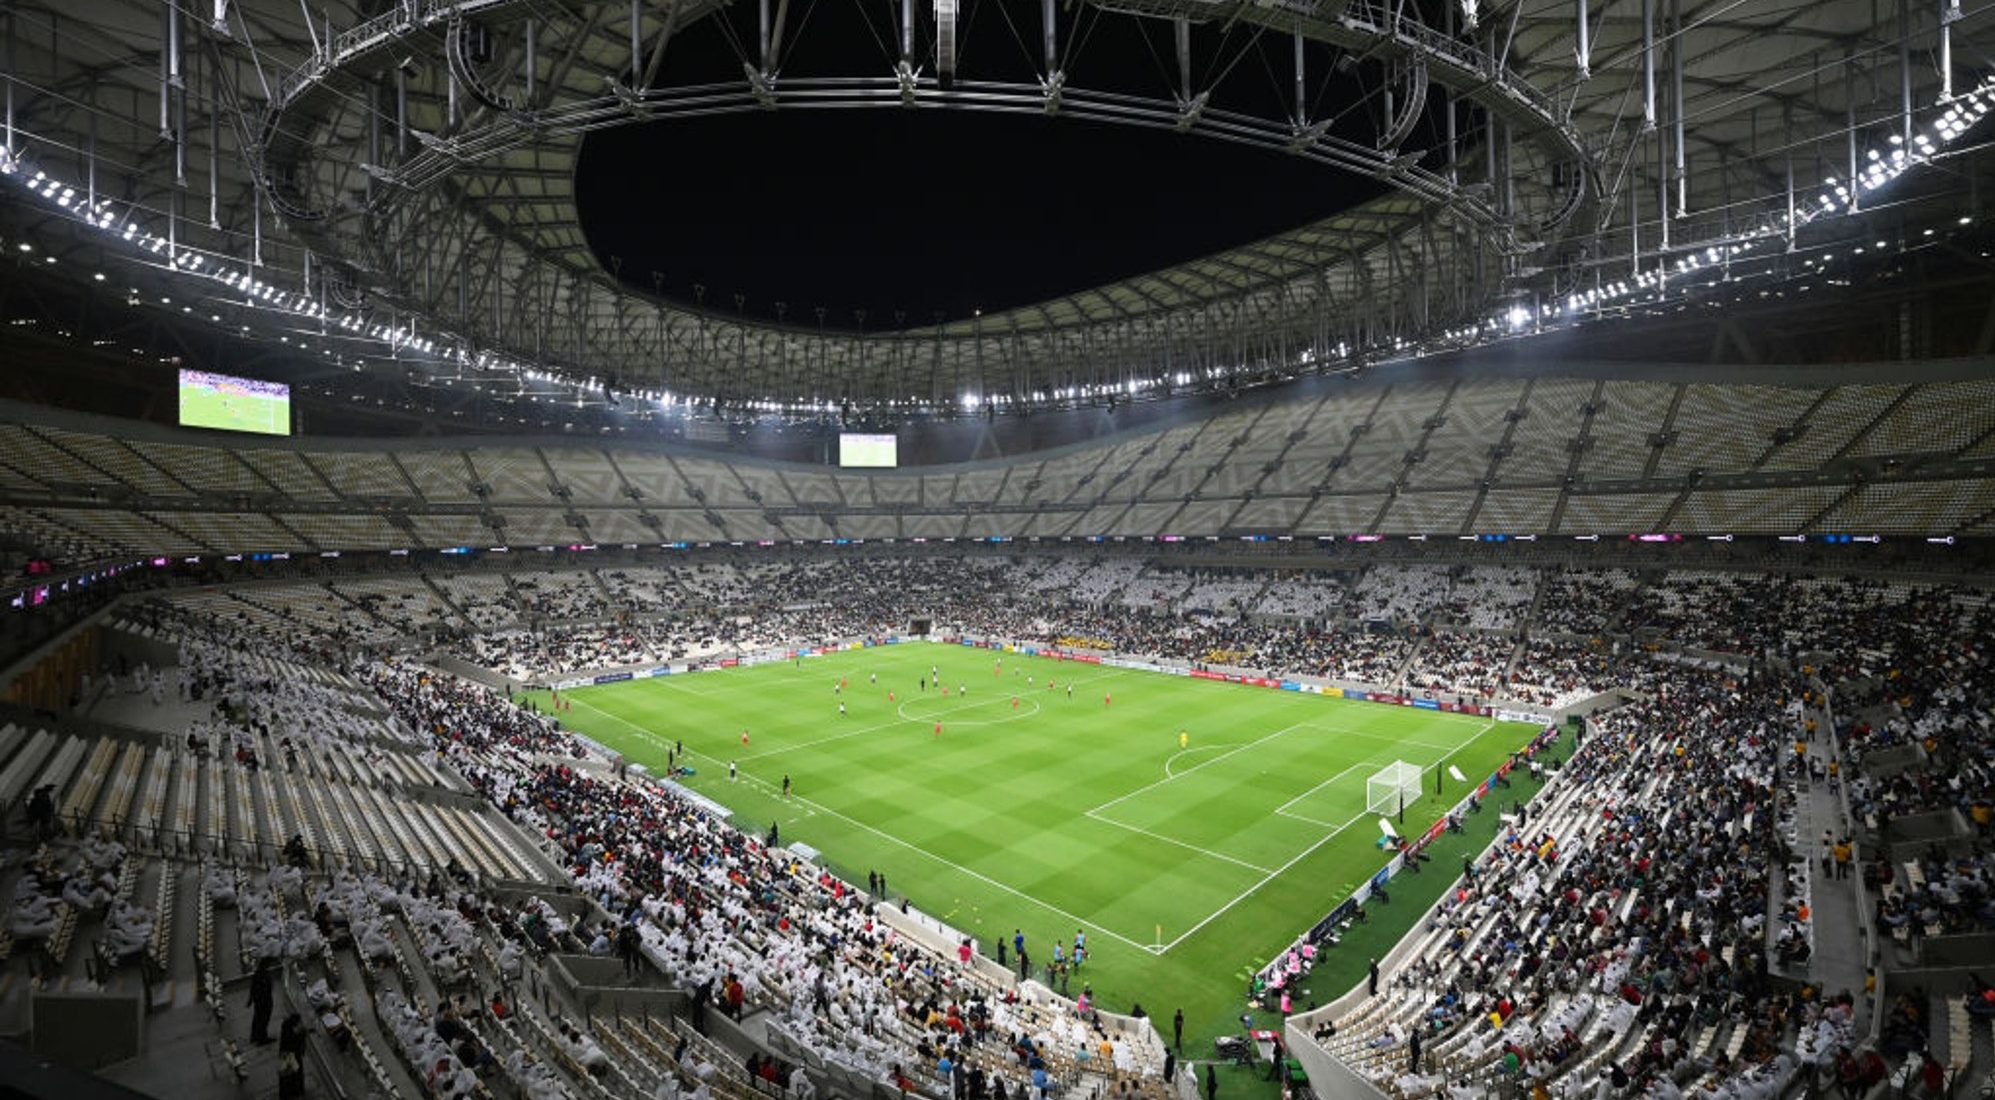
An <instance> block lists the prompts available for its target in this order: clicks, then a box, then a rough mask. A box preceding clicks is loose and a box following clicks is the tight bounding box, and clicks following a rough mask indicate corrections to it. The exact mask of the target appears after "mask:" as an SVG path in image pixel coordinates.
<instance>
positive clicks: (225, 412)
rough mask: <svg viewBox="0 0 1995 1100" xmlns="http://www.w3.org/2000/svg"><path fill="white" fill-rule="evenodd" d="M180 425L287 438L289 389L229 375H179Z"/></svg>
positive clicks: (279, 384) (198, 371)
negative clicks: (285, 436) (284, 436)
mask: <svg viewBox="0 0 1995 1100" xmlns="http://www.w3.org/2000/svg"><path fill="white" fill-rule="evenodd" d="M180 424H181V426H182V427H186V428H220V429H221V430H223V431H225V432H256V433H258V434H260V435H290V434H291V387H289V386H287V385H284V384H283V383H281V382H260V381H258V380H256V379H254V378H237V377H236V376H234V375H232V374H211V373H209V372H207V371H200V370H182V371H181V372H180Z"/></svg>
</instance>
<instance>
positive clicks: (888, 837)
mask: <svg viewBox="0 0 1995 1100" xmlns="http://www.w3.org/2000/svg"><path fill="white" fill-rule="evenodd" d="M577 702H580V703H581V704H582V705H583V706H584V707H587V708H588V709H590V710H593V711H595V712H596V713H597V714H600V715H602V716H603V717H605V718H608V719H609V720H611V721H613V722H621V723H623V724H624V725H626V726H629V727H630V728H631V729H634V730H636V731H638V732H639V733H643V734H647V735H650V731H648V730H646V729H645V728H644V727H642V726H640V725H638V724H637V723H635V722H632V721H631V720H629V719H628V718H624V717H622V716H621V715H616V714H611V713H609V712H608V711H605V710H602V709H601V708H599V707H596V706H593V705H591V704H590V703H588V702H587V701H584V700H577ZM652 736H655V735H652ZM686 751H687V752H688V753H689V754H691V755H693V756H700V757H705V758H706V759H708V760H711V761H713V762H714V763H715V764H722V763H725V762H726V761H723V760H721V759H719V758H718V757H713V756H708V755H707V754H706V753H703V752H701V751H699V750H698V749H688V750H686ZM745 778H747V779H748V781H749V782H751V783H757V784H760V785H761V786H764V787H768V788H770V789H771V790H774V789H775V786H774V784H771V783H769V782H767V781H766V780H760V779H756V778H755V777H753V776H748V777H745ZM790 801H792V802H796V803H799V804H801V805H804V806H809V807H810V808H811V809H812V810H813V811H815V812H817V813H821V814H824V815H825V816H826V817H835V818H837V819H838V820H840V821H843V822H845V823H846V824H848V825H851V826H852V827H853V828H856V829H861V830H864V831H865V832H869V833H872V834H873V835H874V836H877V837H879V838H880V839H881V840H884V841H887V842H888V843H890V844H897V845H899V846H901V847H903V848H906V849H907V850H908V851H910V852H914V853H917V854H919V855H923V856H926V857H928V858H929V859H932V860H934V861H935V862H937V863H939V864H941V865H942V866H944V867H948V868H950V869H951V870H955V871H960V872H962V873H963V874H966V875H968V876H970V877H971V878H973V879H976V880H977V881H978V882H981V883H983V884H984V885H986V886H993V887H996V888H997V889H999V890H1002V891H1004V892H1005V893H1007V894H1010V895H1012V896H1013V897H1017V898H1022V899H1024V900H1025V901H1028V902H1031V903H1032V904H1034V905H1037V906H1039V907H1040V908H1041V909H1044V910H1046V911H1047V912H1049V913H1058V914H1059V915H1060V916H1062V917H1065V918H1066V919H1068V920H1070V921H1073V922H1074V923H1075V924H1076V925H1080V926H1082V927H1085V928H1092V929H1094V930H1095V931H1097V932H1099V933H1101V934H1102V935H1104V936H1107V937H1108V938H1109V939H1112V940H1114V941H1116V942H1117V943H1125V944H1128V945H1129V946H1130V947H1133V948H1135V949H1137V950H1138V951H1148V952H1151V953H1152V954H1160V953H1161V952H1158V951H1157V949H1156V946H1155V945H1154V944H1147V943H1138V942H1136V941H1135V940H1132V939H1130V938H1129V937H1128V936H1125V935H1123V934H1122V933H1120V932H1117V931H1115V930H1114V929H1112V928H1105V927H1103V926H1101V925H1100V924H1097V923H1095V922H1094V921H1091V920H1089V919H1087V918H1086V917H1083V916H1081V915H1080V914H1078V913H1070V912H1068V911H1067V910H1065V909H1062V908H1060V907H1059V906H1057V905H1053V904H1050V903H1048V902H1045V901H1042V900H1040V899H1039V898H1036V897H1033V896H1032V895H1031V894H1028V893H1026V892H1025V891H1023V890H1020V889H1017V888H1016V887H1013V886H1008V885H1006V884H1004V883H1002V882H999V881H998V880H996V879H994V878H991V877H990V876H989V875H986V874H983V873H981V872H978V871H973V870H971V869H970V868H968V867H965V866H963V865H962V864H960V863H957V862H956V861H955V860H952V859H945V858H943V857H942V856H938V855H936V854H935V853H934V852H931V851H929V850H928V849H926V848H923V847H921V846H920V845H918V844H911V843H909V842H908V841H905V840H902V839H901V838H900V837H897V836H895V835H893V834H892V833H888V832H883V831H881V830H879V829H876V828H874V827H873V826H871V825H868V824H866V823H865V822H863V821H860V820H857V819H856V818H851V817H847V816H846V815H844V814H842V813H839V812H838V811H837V810H834V809H832V808H831V807H829V806H826V805H825V804H824V803H822V802H814V801H812V800H810V799H808V798H804V797H802V796H801V795H791V796H790Z"/></svg>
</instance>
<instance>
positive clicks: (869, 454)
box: [838, 432, 900, 466]
mask: <svg viewBox="0 0 1995 1100" xmlns="http://www.w3.org/2000/svg"><path fill="white" fill-rule="evenodd" d="M838 464H839V465H840V466H898V465H900V440H899V439H898V438H897V437H895V436H892V435H868V434H864V433H861V432H840V433H838Z"/></svg>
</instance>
